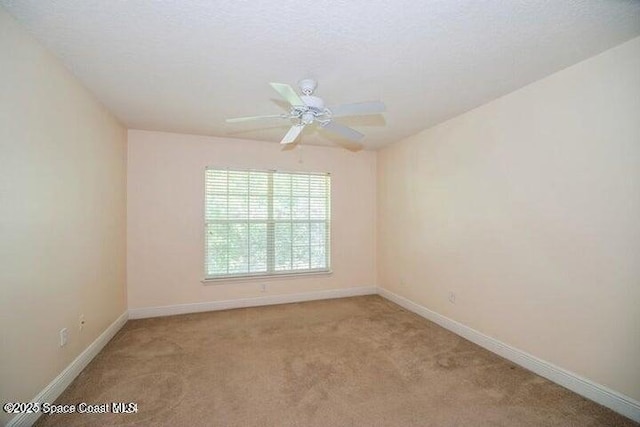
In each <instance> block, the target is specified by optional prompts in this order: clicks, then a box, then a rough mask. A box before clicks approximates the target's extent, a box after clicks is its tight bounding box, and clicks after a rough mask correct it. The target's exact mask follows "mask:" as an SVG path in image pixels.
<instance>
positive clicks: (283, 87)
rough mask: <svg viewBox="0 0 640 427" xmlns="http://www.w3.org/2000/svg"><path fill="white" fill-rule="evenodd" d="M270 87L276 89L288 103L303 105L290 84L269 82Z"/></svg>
mask: <svg viewBox="0 0 640 427" xmlns="http://www.w3.org/2000/svg"><path fill="white" fill-rule="evenodd" d="M269 84H270V85H271V87H272V88H274V89H275V90H276V92H278V93H279V94H280V96H281V97H283V98H284V99H286V100H287V101H288V102H289V104H291V105H293V106H298V105H304V102H302V99H300V96H298V94H297V93H296V91H295V90H293V88H292V87H291V86H289V85H288V84H285V83H269Z"/></svg>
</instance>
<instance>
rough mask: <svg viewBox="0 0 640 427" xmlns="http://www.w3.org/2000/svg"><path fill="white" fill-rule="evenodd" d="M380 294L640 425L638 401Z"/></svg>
mask: <svg viewBox="0 0 640 427" xmlns="http://www.w3.org/2000/svg"><path fill="white" fill-rule="evenodd" d="M378 294H380V296H382V297H384V298H387V299H388V300H390V301H392V302H394V303H396V304H398V305H399V306H401V307H404V308H406V309H407V310H409V311H412V312H414V313H416V314H418V315H420V316H422V317H424V318H425V319H428V320H430V321H432V322H434V323H437V324H438V325H440V326H442V327H443V328H445V329H448V330H450V331H451V332H453V333H455V334H457V335H460V336H461V337H463V338H466V339H468V340H469V341H471V342H473V343H475V344H478V345H479V346H481V347H484V348H486V349H487V350H489V351H491V352H493V353H496V354H498V355H500V356H502V357H504V358H505V359H508V360H510V361H512V362H514V363H516V364H518V365H520V366H522V367H524V368H526V369H528V370H530V371H532V372H535V373H536V374H538V375H540V376H542V377H545V378H547V379H548V380H551V381H553V382H554V383H556V384H559V385H561V386H563V387H565V388H568V389H569V390H571V391H573V392H575V393H578V394H579V395H582V396H584V397H586V398H587V399H590V400H593V401H594V402H597V403H599V404H601V405H603V406H606V407H607V408H610V409H612V410H614V411H616V412H617V413H619V414H622V415H624V416H625V417H628V418H631V419H632V420H634V421H638V422H640V402H638V401H637V400H634V399H632V398H630V397H628V396H624V395H622V394H620V393H618V392H616V391H613V390H611V389H609V388H607V387H605V386H603V385H600V384H597V383H595V382H593V381H591V380H589V379H587V378H584V377H581V376H580V375H578V374H575V373H573V372H570V371H567V370H566V369H562V368H560V367H558V366H555V365H553V364H552V363H549V362H547V361H544V360H541V359H538V358H537V357H535V356H533V355H531V354H529V353H526V352H524V351H522V350H518V349H517V348H514V347H511V346H510V345H507V344H505V343H503V342H501V341H498V340H497V339H495V338H491V337H490V336H487V335H484V334H483V333H481V332H478V331H476V330H475V329H472V328H470V327H468V326H465V325H463V324H462V323H459V322H456V321H455V320H452V319H449V318H448V317H445V316H443V315H441V314H438V313H436V312H435V311H432V310H429V309H428V308H426V307H423V306H421V305H419V304H416V303H414V302H412V301H410V300H408V299H406V298H404V297H401V296H400V295H397V294H394V293H393V292H391V291H388V290H386V289H382V288H378Z"/></svg>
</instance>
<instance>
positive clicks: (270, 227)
mask: <svg viewBox="0 0 640 427" xmlns="http://www.w3.org/2000/svg"><path fill="white" fill-rule="evenodd" d="M208 170H216V171H228V172H247V173H249V172H262V173H268V174H269V179H268V203H269V214H268V219H267V220H266V221H263V220H259V222H266V223H267V245H271V246H272V249H267V271H266V272H254V273H250V272H247V273H228V274H218V275H213V276H212V275H209V274H208V265H207V262H208V247H207V246H208V240H207V239H208V236H207V231H208V228H207V227H208V225H209V224H210V223H215V222H216V221H207V171H208ZM276 173H283V174H288V175H306V176H324V177H327V179H328V185H327V194H326V206H327V213H326V219H324V220H318V219H308V220H294V219H290V220H288V221H287V220H275V219H274V214H273V213H274V211H273V200H274V192H273V175H274V174H276ZM204 181H205V182H204V210H203V219H204V221H203V222H204V229H203V232H204V233H203V235H204V256H203V260H204V269H203V270H204V279H203V280H202V283H204V284H207V283H220V282H224V281H234V280H247V279H259V278H262V279H265V278H270V277H287V276H305V275H318V274H320V275H324V274H331V273H332V270H331V241H332V238H331V234H332V233H331V174H330V173H328V172H327V173H320V172H299V171H283V170H272V169H240V168H221V167H215V166H207V167H206V168H205V173H204ZM250 221H251V220H248V222H250ZM283 222H284V223H290V224H293V223H296V222H307V223H309V224H310V223H312V222H322V223H324V224H325V229H326V234H325V257H326V260H325V267H324V268H308V269H291V270H275V261H274V253H275V247H274V246H273V245H275V242H274V240H275V239H274V229H275V223H283ZM310 246H311V244H310Z"/></svg>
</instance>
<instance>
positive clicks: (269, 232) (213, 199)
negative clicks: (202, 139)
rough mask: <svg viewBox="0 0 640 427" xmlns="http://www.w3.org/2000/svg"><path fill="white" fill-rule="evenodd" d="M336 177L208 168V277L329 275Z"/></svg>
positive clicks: (206, 172)
mask: <svg viewBox="0 0 640 427" xmlns="http://www.w3.org/2000/svg"><path fill="white" fill-rule="evenodd" d="M330 200H331V177H330V176H329V174H323V173H298V172H280V171H257V170H229V169H215V168H207V169H206V170H205V227H206V230H205V278H207V279H213V278H223V277H234V276H239V277H241V276H258V275H275V274H289V273H303V272H320V271H328V270H329V268H330V250H329V249H330V229H331V223H330V211H331V209H330Z"/></svg>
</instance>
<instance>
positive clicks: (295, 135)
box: [280, 125, 304, 144]
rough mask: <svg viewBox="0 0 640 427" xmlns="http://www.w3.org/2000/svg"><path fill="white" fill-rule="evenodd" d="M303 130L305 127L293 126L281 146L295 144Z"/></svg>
mask: <svg viewBox="0 0 640 427" xmlns="http://www.w3.org/2000/svg"><path fill="white" fill-rule="evenodd" d="M302 128H304V125H293V126H291V129H289V131H288V132H287V134H286V135H285V136H284V138H282V141H280V144H291V143H292V142H294V141H295V140H296V138H298V135H300V132H302Z"/></svg>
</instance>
